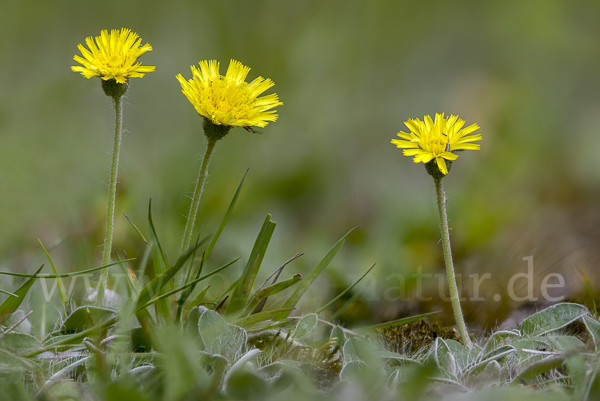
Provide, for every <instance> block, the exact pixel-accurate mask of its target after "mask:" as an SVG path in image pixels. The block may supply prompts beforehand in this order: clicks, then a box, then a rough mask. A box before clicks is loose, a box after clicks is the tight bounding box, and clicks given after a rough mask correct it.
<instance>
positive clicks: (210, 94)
mask: <svg viewBox="0 0 600 401" xmlns="http://www.w3.org/2000/svg"><path fill="white" fill-rule="evenodd" d="M191 69H192V76H193V77H192V79H190V80H189V81H186V80H185V78H183V76H182V75H181V74H179V75H177V80H178V81H179V83H180V84H181V87H182V88H183V90H182V92H183V94H184V95H185V97H187V99H188V100H189V101H190V103H191V104H192V105H193V106H194V108H195V109H196V111H197V112H198V114H200V115H201V116H203V117H205V118H207V119H208V120H210V121H211V122H212V123H213V124H216V125H223V126H229V127H250V126H257V127H265V126H266V125H267V124H268V121H275V120H277V114H275V113H276V112H277V111H276V110H271V109H273V108H274V107H277V106H281V105H282V104H283V103H281V102H280V101H279V99H278V98H277V95H276V94H272V95H267V96H263V97H260V98H259V97H258V96H259V95H260V94H261V93H263V92H264V91H266V90H267V89H269V88H270V87H272V86H273V85H275V84H274V83H273V81H271V80H270V79H264V78H263V77H258V78H256V79H255V80H254V81H252V82H250V83H247V82H246V81H245V79H246V76H247V75H248V72H249V71H250V68H249V67H246V66H244V65H242V63H240V62H239V61H235V60H231V62H230V63H229V68H228V69H227V73H226V74H225V76H223V75H221V74H220V73H219V63H218V62H217V61H215V60H210V61H201V62H200V69H198V68H196V67H195V66H192V67H191Z"/></svg>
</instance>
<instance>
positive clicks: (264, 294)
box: [241, 273, 302, 316]
mask: <svg viewBox="0 0 600 401" xmlns="http://www.w3.org/2000/svg"><path fill="white" fill-rule="evenodd" d="M300 280H302V274H300V273H296V274H294V275H293V276H292V277H290V278H289V279H287V280H284V281H280V282H279V283H275V284H271V285H270V286H268V287H265V288H262V289H259V290H258V291H256V292H255V293H254V295H253V296H252V297H251V298H250V299H249V300H248V302H247V303H246V306H244V309H243V312H242V314H241V315H242V316H246V315H247V314H248V311H252V312H251V313H250V314H256V313H259V312H260V311H261V310H262V308H263V307H264V302H260V301H263V300H265V301H266V299H267V298H268V297H270V296H271V295H275V294H278V293H280V292H281V291H284V290H286V289H288V288H289V287H291V286H293V285H294V284H296V283H298V281H300ZM259 302H260V303H261V305H260V308H258V306H259Z"/></svg>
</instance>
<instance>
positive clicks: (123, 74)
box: [71, 28, 156, 84]
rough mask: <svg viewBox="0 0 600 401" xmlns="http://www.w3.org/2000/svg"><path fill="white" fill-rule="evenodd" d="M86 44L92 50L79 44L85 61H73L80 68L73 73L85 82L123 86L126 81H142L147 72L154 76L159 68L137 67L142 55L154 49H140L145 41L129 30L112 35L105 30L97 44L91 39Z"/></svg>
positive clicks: (123, 29) (116, 31) (74, 69)
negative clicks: (132, 79)
mask: <svg viewBox="0 0 600 401" xmlns="http://www.w3.org/2000/svg"><path fill="white" fill-rule="evenodd" d="M136 39H137V41H136ZM85 43H86V44H87V46H88V47H89V50H88V49H86V48H85V47H83V45H81V44H80V45H78V46H77V48H78V49H79V51H80V52H81V54H82V55H83V57H79V56H77V55H76V56H74V57H73V60H75V61H77V62H78V63H79V64H81V66H79V65H78V66H73V67H71V69H72V70H73V71H75V72H80V73H81V75H83V76H84V77H86V78H91V77H100V78H102V79H103V80H105V81H108V80H110V79H114V80H115V81H117V83H120V84H124V83H126V82H127V78H132V77H133V78H141V77H143V76H144V73H145V72H152V71H154V69H155V68H156V67H151V66H142V65H141V63H136V61H137V60H138V58H140V56H141V55H142V54H144V53H146V52H147V51H151V50H152V46H150V45H149V44H147V43H146V44H145V45H144V46H141V47H140V45H141V43H142V39H138V35H137V34H136V33H134V32H131V30H130V29H125V28H122V29H121V32H119V31H118V30H116V29H113V30H112V31H111V32H110V33H108V31H107V30H103V31H102V32H101V33H100V36H96V43H94V41H93V40H92V38H91V37H89V38H86V39H85Z"/></svg>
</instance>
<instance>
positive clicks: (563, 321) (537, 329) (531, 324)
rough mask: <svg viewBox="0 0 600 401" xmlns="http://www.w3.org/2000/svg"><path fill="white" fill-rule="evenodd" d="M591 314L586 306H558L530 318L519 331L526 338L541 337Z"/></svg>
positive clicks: (563, 304)
mask: <svg viewBox="0 0 600 401" xmlns="http://www.w3.org/2000/svg"><path fill="white" fill-rule="evenodd" d="M589 313H590V312H589V310H588V309H587V308H586V307H585V306H582V305H579V304H573V303H562V304H557V305H554V306H551V307H549V308H546V309H544V310H542V311H540V312H537V313H534V314H533V315H531V316H529V317H528V318H527V319H525V320H524V321H523V322H521V324H520V325H519V327H518V329H519V331H521V333H523V335H524V336H540V335H542V334H546V333H548V332H551V331H554V330H558V329H562V328H563V327H565V326H568V325H569V324H571V323H573V322H574V321H575V320H577V319H579V318H580V317H581V316H584V315H589Z"/></svg>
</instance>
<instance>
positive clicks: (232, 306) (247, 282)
mask: <svg viewBox="0 0 600 401" xmlns="http://www.w3.org/2000/svg"><path fill="white" fill-rule="evenodd" d="M275 225H276V223H275V222H273V221H271V215H270V214H267V217H266V218H265V221H264V223H263V226H262V228H261V230H260V232H259V234H258V236H257V237H256V242H255V243H254V247H253V248H252V253H251V254H250V258H249V259H248V263H247V264H246V268H245V269H244V272H243V273H242V275H241V277H240V280H239V282H238V284H237V286H236V287H235V289H234V290H233V294H232V295H231V302H229V305H228V306H227V314H231V313H235V312H238V311H239V310H240V309H242V308H243V307H244V305H245V304H246V302H247V300H248V297H249V296H250V291H251V290H252V285H253V284H254V280H255V279H256V275H257V274H258V270H259V269H260V265H261V263H262V261H263V258H264V256H265V253H266V251H267V247H268V246H269V242H270V241H271V236H272V235H273V231H274V230H275ZM283 308H293V306H290V307H288V306H284V307H283ZM283 308H282V309H283ZM284 313H285V312H284Z"/></svg>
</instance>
